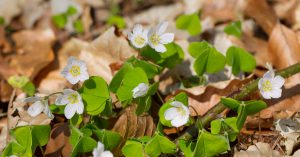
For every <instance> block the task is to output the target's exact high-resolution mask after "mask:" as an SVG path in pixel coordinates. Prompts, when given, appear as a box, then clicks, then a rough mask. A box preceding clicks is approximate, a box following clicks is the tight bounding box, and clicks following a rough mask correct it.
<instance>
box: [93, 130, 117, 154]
mask: <svg viewBox="0 0 300 157" xmlns="http://www.w3.org/2000/svg"><path fill="white" fill-rule="evenodd" d="M93 131H94V133H95V134H96V136H97V137H98V139H99V141H101V142H102V143H103V144H104V146H105V149H106V150H112V149H113V148H115V147H116V146H118V145H119V143H120V142H121V138H122V137H121V135H120V134H119V133H117V132H114V131H109V130H104V129H102V130H100V129H97V130H96V129H95V130H93Z"/></svg>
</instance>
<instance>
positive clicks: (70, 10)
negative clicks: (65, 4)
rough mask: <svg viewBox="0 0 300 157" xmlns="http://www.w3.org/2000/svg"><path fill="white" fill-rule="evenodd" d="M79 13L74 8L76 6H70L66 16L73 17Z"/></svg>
mask: <svg viewBox="0 0 300 157" xmlns="http://www.w3.org/2000/svg"><path fill="white" fill-rule="evenodd" d="M76 13H77V9H76V8H75V7H74V6H69V8H68V10H67V12H66V15H67V16H72V15H74V14H76Z"/></svg>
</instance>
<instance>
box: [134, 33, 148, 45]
mask: <svg viewBox="0 0 300 157" xmlns="http://www.w3.org/2000/svg"><path fill="white" fill-rule="evenodd" d="M134 42H135V43H136V44H137V45H139V46H141V45H143V44H144V43H145V39H144V38H143V37H141V36H140V35H139V36H137V37H136V38H134Z"/></svg>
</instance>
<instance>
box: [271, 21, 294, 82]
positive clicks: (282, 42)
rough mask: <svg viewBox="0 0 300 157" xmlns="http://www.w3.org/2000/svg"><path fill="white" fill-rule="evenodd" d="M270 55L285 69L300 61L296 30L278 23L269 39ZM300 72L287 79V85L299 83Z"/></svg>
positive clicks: (276, 63)
mask: <svg viewBox="0 0 300 157" xmlns="http://www.w3.org/2000/svg"><path fill="white" fill-rule="evenodd" d="M269 57H270V58H271V59H272V63H273V65H274V66H275V67H276V68H277V69H283V68H286V67H288V66H290V65H293V64H296V63H298V62H299V61H300V43H299V41H298V39H297V35H296V34H295V32H294V31H292V30H291V29H289V28H287V27H286V26H284V25H282V24H280V23H277V24H276V26H275V27H274V29H273V31H272V33H271V35H270V39H269ZM299 79H300V74H297V75H294V76H292V77H290V78H289V79H287V80H286V82H285V87H287V88H290V87H293V86H295V85H297V84H299Z"/></svg>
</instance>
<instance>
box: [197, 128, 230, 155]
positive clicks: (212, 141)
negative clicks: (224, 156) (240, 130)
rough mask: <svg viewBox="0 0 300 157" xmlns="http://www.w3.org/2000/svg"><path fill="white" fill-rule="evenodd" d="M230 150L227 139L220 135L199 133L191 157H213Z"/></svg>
mask: <svg viewBox="0 0 300 157" xmlns="http://www.w3.org/2000/svg"><path fill="white" fill-rule="evenodd" d="M228 149H230V146H229V143H228V141H227V139H226V138H225V137H224V136H222V135H213V134H211V133H209V132H207V131H201V132H200V133H199V136H198V140H197V144H196V147H195V150H194V153H193V157H213V156H217V155H218V154H220V153H223V152H226V151H227V150H228Z"/></svg>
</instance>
